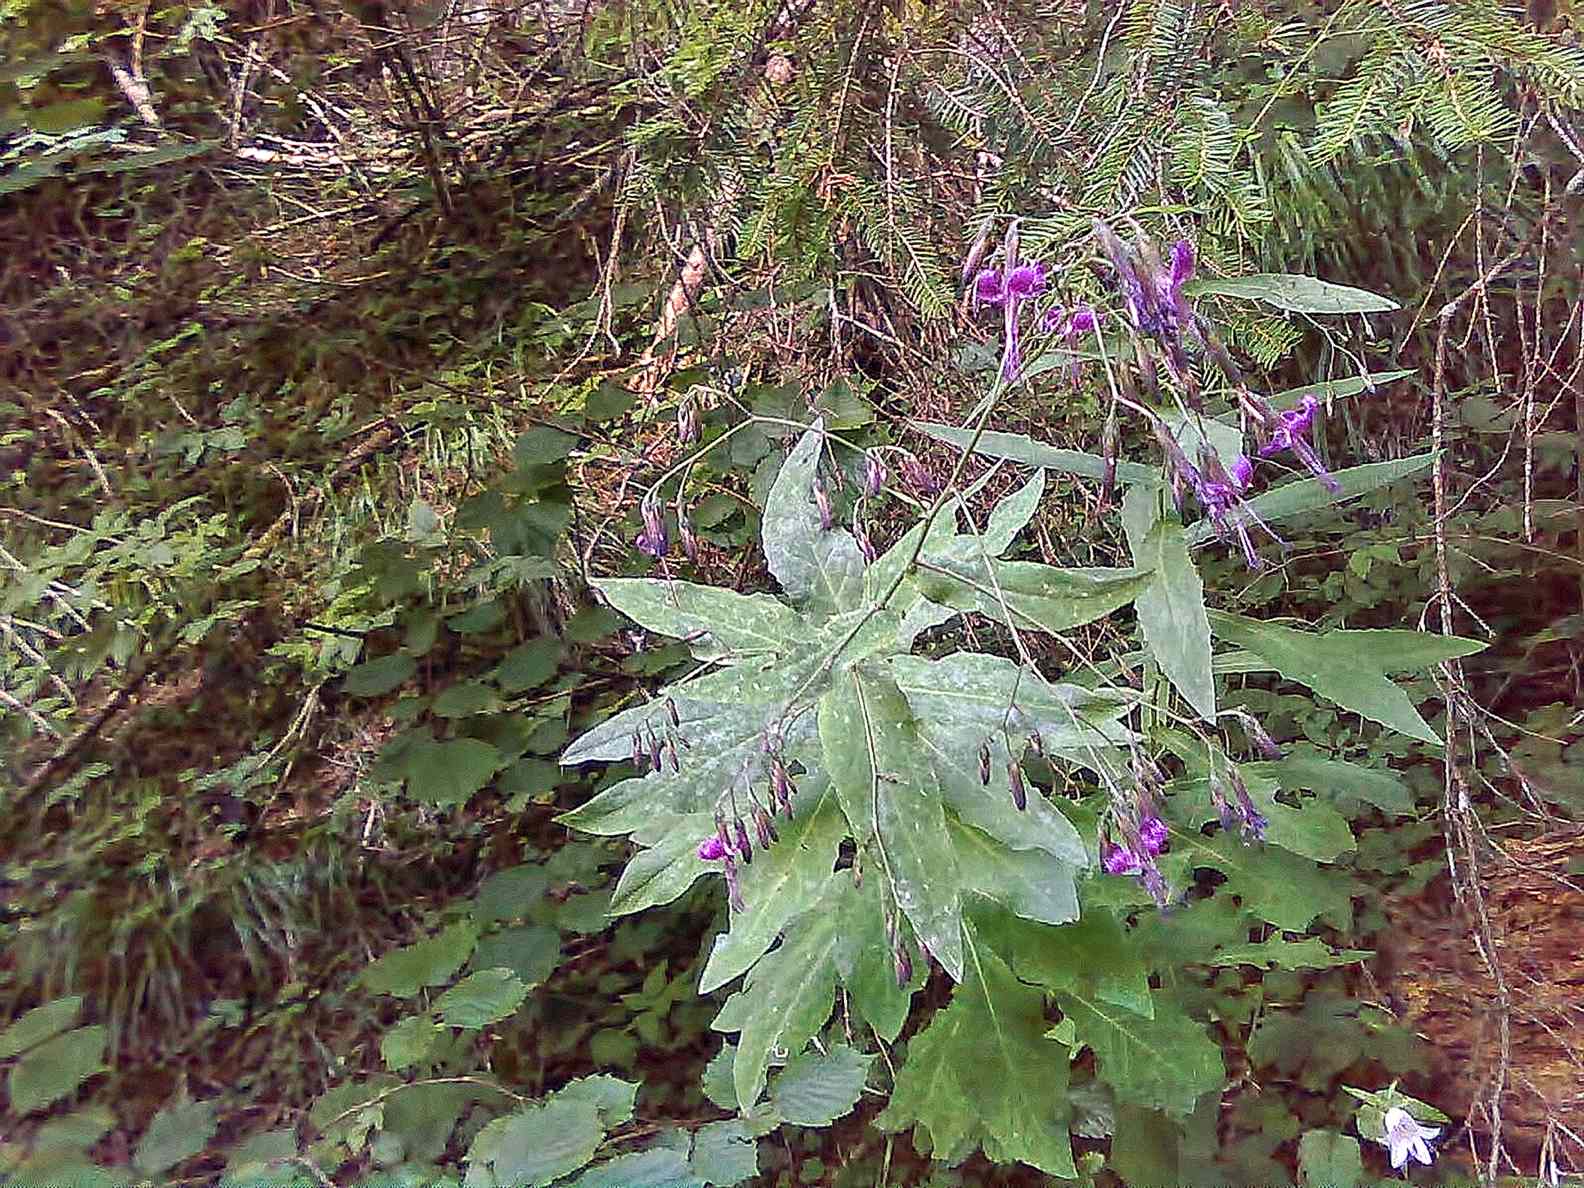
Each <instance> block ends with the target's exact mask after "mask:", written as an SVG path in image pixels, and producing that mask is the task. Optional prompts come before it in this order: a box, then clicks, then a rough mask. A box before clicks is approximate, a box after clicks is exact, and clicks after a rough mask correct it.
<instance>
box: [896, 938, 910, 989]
mask: <svg viewBox="0 0 1584 1188" xmlns="http://www.w3.org/2000/svg"><path fill="white" fill-rule="evenodd" d="M891 959H892V961H893V963H894V964H895V966H896V980H897V989H898V990H905V989H907V984H908V983H909V982H911V981H912V980H913V957H912V954H910V953H909V952H908V947H907V944H906V943H905V942H904V941H903V940H902V938H901V937H898V938H897V940H896V943H895V944H893V945H892V947H891Z"/></svg>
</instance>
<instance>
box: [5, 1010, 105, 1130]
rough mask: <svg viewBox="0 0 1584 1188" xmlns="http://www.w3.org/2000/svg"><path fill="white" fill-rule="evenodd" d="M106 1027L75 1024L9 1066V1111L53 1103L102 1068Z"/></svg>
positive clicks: (17, 1112)
mask: <svg viewBox="0 0 1584 1188" xmlns="http://www.w3.org/2000/svg"><path fill="white" fill-rule="evenodd" d="M105 1036H106V1031H105V1028H104V1027H102V1026H94V1027H79V1028H77V1029H76V1030H75V1031H68V1032H65V1033H64V1034H62V1035H57V1036H55V1037H54V1038H53V1039H49V1040H45V1041H44V1042H43V1043H42V1044H39V1045H38V1046H37V1047H35V1048H33V1049H32V1050H31V1051H29V1052H28V1053H27V1054H26V1055H25V1056H23V1057H22V1059H20V1060H18V1061H17V1062H16V1063H15V1064H13V1065H12V1066H11V1076H10V1079H9V1081H8V1082H7V1084H8V1090H9V1096H10V1099H11V1113H12V1114H14V1115H17V1116H21V1115H24V1114H31V1113H33V1111H35V1110H41V1109H44V1108H45V1107H46V1106H50V1105H54V1104H55V1103H56V1102H57V1101H59V1100H60V1099H61V1098H63V1097H65V1096H66V1095H67V1094H69V1093H71V1092H73V1091H75V1090H76V1088H77V1086H79V1085H81V1084H82V1083H83V1082H84V1081H86V1080H87V1079H88V1078H89V1077H91V1076H93V1075H94V1074H95V1073H97V1072H99V1071H101V1070H102V1069H103V1068H104V1049H105Z"/></svg>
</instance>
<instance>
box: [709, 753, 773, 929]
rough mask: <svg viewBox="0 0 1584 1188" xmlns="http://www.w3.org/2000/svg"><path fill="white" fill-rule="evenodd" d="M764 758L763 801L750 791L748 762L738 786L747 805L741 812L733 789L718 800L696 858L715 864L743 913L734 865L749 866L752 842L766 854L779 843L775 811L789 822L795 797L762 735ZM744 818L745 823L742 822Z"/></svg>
mask: <svg viewBox="0 0 1584 1188" xmlns="http://www.w3.org/2000/svg"><path fill="white" fill-rule="evenodd" d="M761 749H762V750H763V751H764V753H765V755H766V756H767V757H768V766H769V788H768V790H767V795H766V797H765V800H768V801H769V803H768V804H766V803H765V801H764V800H761V799H760V798H759V793H758V792H757V791H756V790H755V788H754V781H753V772H754V769H755V767H756V766H758V762H757V761H750V762H749V763H748V764H746V765H744V768H743V772H742V774H741V776H740V777H739V780H738V782H739V783H740V784H741V785H742V786H743V788H744V790H745V791H744V797H745V799H746V800H747V801H748V805H747V807H746V809H744V808H742V807H741V806H740V805H739V803H738V800H737V789H736V786H735V785H734V786H733V787H732V788H731V789H730V790H728V792H727V794H726V796H724V797H723V798H722V803H721V804H720V805H718V806H717V807H716V810H715V832H714V833H712V834H710V835H709V836H708V837H706V838H704V839H703V840H702V841H701V842H699V844H698V851H697V852H698V856H699V860H700V861H702V862H719V863H721V864H722V866H721V871H722V873H723V874H724V875H725V876H726V896H727V899H728V901H729V902H730V904H731V907H732V910H733V911H737V912H740V911H742V910H743V898H742V882H741V875H740V873H739V872H738V869H737V864H738V862H741V863H742V864H743V865H744V866H749V865H752V863H753V853H754V841H757V842H758V845H759V849H761V850H768V849H769V848H770V847H771V846H773V845H774V844H775V843H776V842H778V841H780V840H781V835H780V834H779V833H778V832H777V831H776V826H775V811H776V809H778V808H779V809H780V810H781V811H782V812H784V813H785V814H786V816H787V818H788V819H789V820H790V819H791V817H792V802H793V799H794V798H795V797H796V796H797V784H796V783H795V782H794V781H793V779H792V774H791V773H790V772H789V771H788V770H787V766H786V763H785V761H784V760H783V759H782V757H781V755H780V753H779V749H778V745H777V742H776V738H775V735H774V734H773V733H766V735H765V737H764V740H763V746H762V748H761ZM727 806H729V807H730V817H729V818H728V816H727ZM745 816H746V818H747V820H746V821H745V820H744V817H745ZM750 821H751V822H752V823H753V840H752V841H751V840H750V839H749V836H748V822H750Z"/></svg>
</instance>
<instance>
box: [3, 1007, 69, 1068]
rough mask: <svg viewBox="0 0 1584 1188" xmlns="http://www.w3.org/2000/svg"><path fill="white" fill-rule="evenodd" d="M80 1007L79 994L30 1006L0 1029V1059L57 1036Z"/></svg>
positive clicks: (15, 1054) (18, 1053)
mask: <svg viewBox="0 0 1584 1188" xmlns="http://www.w3.org/2000/svg"><path fill="white" fill-rule="evenodd" d="M80 1010H82V995H81V994H73V995H71V996H70V997H69V998H57V999H55V1000H54V1001H53V1002H46V1003H45V1004H44V1005H43V1006H37V1007H34V1008H33V1009H32V1010H31V1011H28V1012H27V1013H26V1014H24V1015H23V1016H22V1017H21V1018H19V1019H17V1020H16V1022H14V1023H12V1024H11V1026H9V1027H7V1028H6V1029H5V1030H4V1031H0V1060H6V1059H9V1058H10V1057H12V1056H19V1055H21V1054H22V1053H23V1052H26V1051H27V1050H28V1049H29V1048H31V1047H33V1046H34V1045H35V1044H41V1043H43V1042H44V1041H45V1040H47V1039H49V1038H50V1037H52V1036H55V1035H59V1034H60V1033H61V1032H62V1031H65V1030H66V1029H67V1028H68V1027H70V1026H71V1025H72V1024H73V1023H75V1022H76V1021H77V1012H79V1011H80Z"/></svg>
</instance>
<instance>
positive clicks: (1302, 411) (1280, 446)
mask: <svg viewBox="0 0 1584 1188" xmlns="http://www.w3.org/2000/svg"><path fill="white" fill-rule="evenodd" d="M1260 405H1263V401H1256V408H1259V406H1260ZM1319 407H1320V402H1319V401H1318V400H1316V399H1315V398H1314V397H1313V396H1305V397H1304V398H1303V402H1302V403H1301V404H1300V405H1299V406H1298V407H1297V408H1285V409H1282V410H1281V411H1280V412H1277V411H1276V410H1274V409H1272V408H1270V407H1269V406H1264V407H1263V408H1262V409H1261V410H1260V411H1261V413H1262V416H1261V417H1260V418H1259V423H1260V428H1261V429H1263V430H1264V432H1265V433H1266V435H1267V437H1266V442H1265V444H1264V445H1263V446H1261V447H1260V457H1262V458H1269V457H1270V456H1271V455H1272V454H1279V453H1281V451H1283V450H1291V451H1292V453H1293V456H1294V457H1295V458H1297V459H1298V461H1300V462H1302V463H1303V464H1304V466H1305V467H1306V468H1308V470H1309V473H1310V474H1312V475H1314V476H1315V478H1316V479H1318V480H1319V481H1320V484H1321V486H1323V487H1325V489H1326V490H1328V491H1331V492H1338V491H1341V490H1342V484H1341V483H1339V482H1337V481H1336V479H1335V478H1333V477H1332V475H1331V472H1330V471H1329V470H1327V469H1326V468H1325V464H1324V463H1323V462H1321V461H1320V456H1319V455H1318V454H1316V453H1315V451H1314V447H1313V446H1312V445H1310V444H1309V430H1310V427H1311V426H1312V425H1313V424H1314V418H1315V412H1316V411H1317V410H1318V409H1319Z"/></svg>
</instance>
